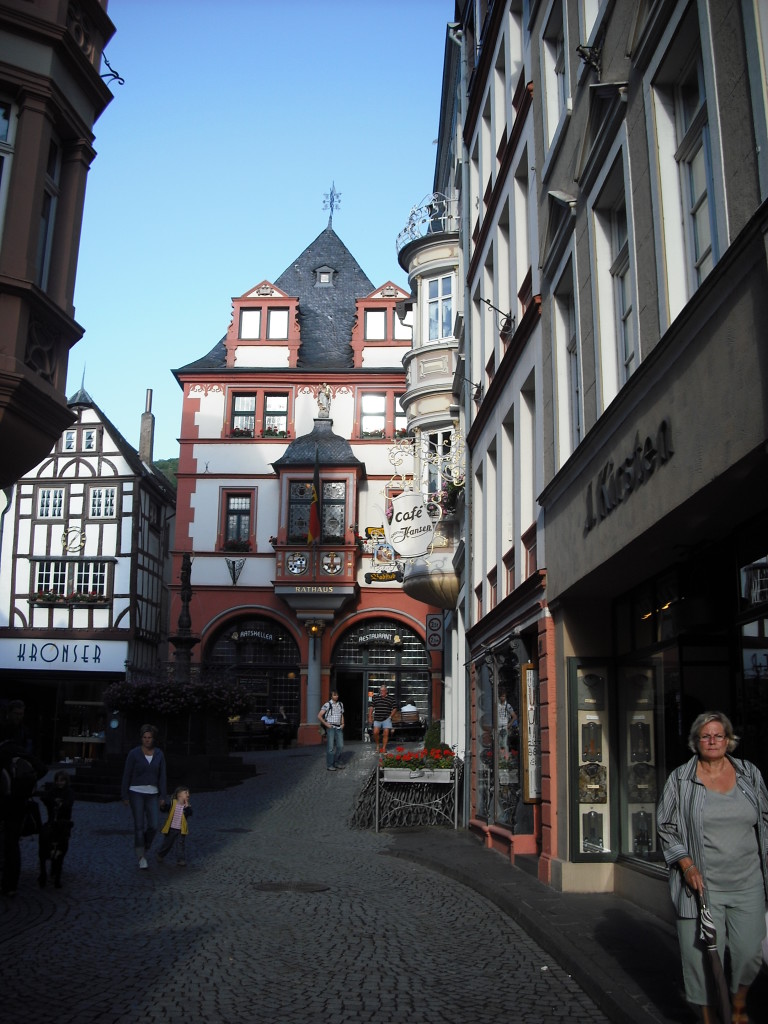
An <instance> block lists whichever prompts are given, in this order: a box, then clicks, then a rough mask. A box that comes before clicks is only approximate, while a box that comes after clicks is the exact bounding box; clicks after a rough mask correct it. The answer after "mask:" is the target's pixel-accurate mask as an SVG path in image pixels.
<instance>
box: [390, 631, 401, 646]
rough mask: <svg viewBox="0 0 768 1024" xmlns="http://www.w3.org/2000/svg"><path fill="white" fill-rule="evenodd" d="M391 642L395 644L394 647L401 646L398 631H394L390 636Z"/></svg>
mask: <svg viewBox="0 0 768 1024" xmlns="http://www.w3.org/2000/svg"><path fill="white" fill-rule="evenodd" d="M392 643H393V644H394V645H395V647H402V646H403V638H402V637H401V636H400V634H399V633H395V635H394V636H393V638H392Z"/></svg>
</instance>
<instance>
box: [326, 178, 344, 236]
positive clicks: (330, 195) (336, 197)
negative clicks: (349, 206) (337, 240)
mask: <svg viewBox="0 0 768 1024" xmlns="http://www.w3.org/2000/svg"><path fill="white" fill-rule="evenodd" d="M340 206H341V192H337V191H336V183H335V182H331V191H330V192H326V193H325V195H324V196H323V209H324V210H330V211H331V215H330V217H329V218H328V227H329V228H332V227H333V211H334V210H338V208H339V207H340Z"/></svg>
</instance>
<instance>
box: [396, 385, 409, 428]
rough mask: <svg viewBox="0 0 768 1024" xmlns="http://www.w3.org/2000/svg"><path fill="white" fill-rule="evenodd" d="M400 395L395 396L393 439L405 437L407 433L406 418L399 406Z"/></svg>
mask: <svg viewBox="0 0 768 1024" xmlns="http://www.w3.org/2000/svg"><path fill="white" fill-rule="evenodd" d="M402 397H403V396H402V395H395V437H405V435H406V433H407V431H408V417H407V416H406V414H405V410H404V409H403V407H402V405H401V404H400V402H401V399H402Z"/></svg>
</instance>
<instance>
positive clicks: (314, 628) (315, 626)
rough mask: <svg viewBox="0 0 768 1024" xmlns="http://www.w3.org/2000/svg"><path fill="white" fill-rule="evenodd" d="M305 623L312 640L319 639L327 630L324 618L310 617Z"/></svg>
mask: <svg viewBox="0 0 768 1024" xmlns="http://www.w3.org/2000/svg"><path fill="white" fill-rule="evenodd" d="M305 625H306V627H307V635H308V636H309V637H311V639H312V640H319V639H320V637H321V636H322V635H323V632H324V630H325V623H324V622H323V620H322V619H310V620H309V621H308V622H306V623H305Z"/></svg>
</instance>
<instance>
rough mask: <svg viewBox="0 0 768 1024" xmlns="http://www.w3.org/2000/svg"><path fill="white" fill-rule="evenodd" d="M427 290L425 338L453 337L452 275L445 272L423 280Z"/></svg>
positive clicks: (434, 339) (435, 339)
mask: <svg viewBox="0 0 768 1024" xmlns="http://www.w3.org/2000/svg"><path fill="white" fill-rule="evenodd" d="M425 286H426V292H427V339H428V340H429V341H442V340H443V339H444V338H451V337H453V276H452V275H451V274H445V275H443V276H441V277H433V278H431V279H430V280H428V281H427V282H425Z"/></svg>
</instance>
